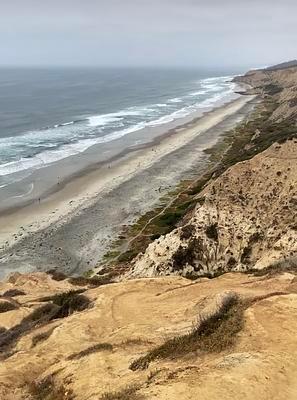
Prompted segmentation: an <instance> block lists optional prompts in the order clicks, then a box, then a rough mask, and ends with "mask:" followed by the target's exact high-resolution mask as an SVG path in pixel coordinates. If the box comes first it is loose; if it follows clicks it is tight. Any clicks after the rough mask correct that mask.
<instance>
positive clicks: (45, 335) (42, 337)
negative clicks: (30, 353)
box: [32, 327, 55, 347]
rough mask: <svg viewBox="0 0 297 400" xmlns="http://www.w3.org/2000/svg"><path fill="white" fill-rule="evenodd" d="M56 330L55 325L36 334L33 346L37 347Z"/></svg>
mask: <svg viewBox="0 0 297 400" xmlns="http://www.w3.org/2000/svg"><path fill="white" fill-rule="evenodd" d="M54 330H55V327H53V328H51V329H49V330H47V331H45V332H42V333H39V334H38V335H35V336H34V337H33V338H32V347H35V346H36V345H37V344H39V343H40V342H44V341H45V340H47V339H48V338H49V337H50V336H51V334H52V333H53V332H54Z"/></svg>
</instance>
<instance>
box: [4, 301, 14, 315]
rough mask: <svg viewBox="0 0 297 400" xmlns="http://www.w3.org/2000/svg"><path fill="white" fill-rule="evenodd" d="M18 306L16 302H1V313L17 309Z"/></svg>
mask: <svg viewBox="0 0 297 400" xmlns="http://www.w3.org/2000/svg"><path fill="white" fill-rule="evenodd" d="M17 308H18V307H17V306H16V305H15V304H12V303H9V302H8V301H1V302H0V313H5V312H7V311H12V310H16V309H17Z"/></svg>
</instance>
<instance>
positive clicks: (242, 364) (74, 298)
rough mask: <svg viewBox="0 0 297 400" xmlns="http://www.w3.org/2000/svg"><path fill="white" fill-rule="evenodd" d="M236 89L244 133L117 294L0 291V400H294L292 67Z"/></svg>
mask: <svg viewBox="0 0 297 400" xmlns="http://www.w3.org/2000/svg"><path fill="white" fill-rule="evenodd" d="M236 81H238V82H244V83H246V84H248V85H249V86H250V89H249V92H253V93H257V94H258V96H259V98H261V102H260V103H259V105H258V106H257V109H256V110H255V113H254V114H253V116H252V118H251V120H249V121H244V122H243V124H241V125H240V127H239V128H238V130H236V131H235V132H233V133H232V136H228V135H227V136H226V137H225V139H224V141H223V143H219V144H218V145H219V146H222V145H224V146H225V147H224V148H225V151H224V155H223V157H222V158H221V159H220V160H218V162H217V168H216V169H215V170H214V172H213V173H212V174H211V177H210V179H208V180H207V183H203V184H201V183H199V182H196V186H193V187H192V188H191V196H192V197H191V202H190V203H191V205H193V204H194V207H190V209H189V210H188V211H187V212H186V214H185V215H184V217H183V219H182V220H181V221H180V222H179V224H178V226H177V227H176V228H175V229H173V230H172V231H171V232H169V233H167V234H165V235H162V236H160V237H159V238H157V239H156V240H155V241H153V242H152V243H151V244H150V245H149V246H148V247H147V249H146V250H145V251H144V253H141V254H139V255H138V256H137V257H136V258H134V260H132V262H131V263H130V262H127V263H126V264H125V265H124V267H123V265H120V266H119V267H123V268H122V270H123V271H125V274H124V275H123V276H121V277H119V276H118V274H114V275H113V279H117V280H118V282H113V281H112V279H111V277H108V276H105V275H104V274H102V275H101V276H98V275H97V276H95V277H93V278H85V277H72V278H69V277H66V276H65V275H63V274H62V273H59V272H57V271H50V272H49V273H48V274H46V273H32V274H26V275H22V274H19V273H16V274H13V275H11V276H10V277H8V278H7V279H6V280H5V281H3V282H0V356H1V365H0V399H1V400H2V399H3V400H41V399H42V400H100V399H102V400H128V399H129V400H141V399H156V400H157V399H158V400H167V399H169V398H170V399H173V400H175V399H176V400H177V399H178V400H188V399H201V400H204V399H205V400H208V399H213V400H219V399H220V400H221V399H223V400H231V399H232V400H233V399H234V398H236V399H242V400H243V399H245V400H249V399H250V400H253V399H254V398H255V397H258V398H260V399H269V400H282V399H283V400H293V399H296V397H297V384H296V370H297V361H296V360H297V357H296V356H297V350H296V349H297V339H296V329H297V319H296V312H297V280H296V271H297V185H296V183H297V182H296V180H297V162H296V160H297V136H296V132H297V128H296V115H297V102H296V93H297V91H296V87H297V67H292V66H291V65H290V68H283V69H279V68H277V69H273V70H261V71H251V72H249V73H248V74H246V75H245V76H243V77H238V78H236ZM230 138H232V140H231V139H230ZM226 143H227V145H226ZM211 154H212V156H214V154H215V153H211ZM187 199H188V197H187ZM116 267H117V266H116ZM114 276H116V278H114ZM132 278H133V279H132ZM210 278H214V279H210Z"/></svg>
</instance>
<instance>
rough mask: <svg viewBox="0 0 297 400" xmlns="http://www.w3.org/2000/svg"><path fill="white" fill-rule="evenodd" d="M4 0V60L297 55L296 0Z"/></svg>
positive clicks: (254, 59)
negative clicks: (296, 50)
mask: <svg viewBox="0 0 297 400" xmlns="http://www.w3.org/2000/svg"><path fill="white" fill-rule="evenodd" d="M1 3H2V4H1V6H0V48H1V60H0V62H1V63H2V64H16V65H21V64H26V65H30V64H34V65H38V64H46V65H65V64H67V65H68V64H69V65H131V64H132V65H186V66H201V65H203V66H207V65H217V64H221V65H226V66H227V65H230V66H232V65H234V66H236V65H243V66H248V65H257V64H259V65H262V64H270V63H273V62H278V61H281V60H283V59H290V58H296V54H295V48H296V46H295V43H296V42H297V28H296V27H297V2H296V1H295V0H283V1H282V2H280V1H273V0H248V1H247V0H245V1H243V0H207V1H205V0H84V1H83V2H82V1H81V0H51V1H40V0H26V1H25V0H10V1H9V2H8V1H3V2H1ZM3 3H4V4H3Z"/></svg>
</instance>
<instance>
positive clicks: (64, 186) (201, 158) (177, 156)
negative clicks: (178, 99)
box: [0, 96, 254, 277]
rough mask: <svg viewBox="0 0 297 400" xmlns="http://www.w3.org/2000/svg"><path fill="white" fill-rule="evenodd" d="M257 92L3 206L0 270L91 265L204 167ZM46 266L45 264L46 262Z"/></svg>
mask: <svg viewBox="0 0 297 400" xmlns="http://www.w3.org/2000/svg"><path fill="white" fill-rule="evenodd" d="M253 99H254V96H241V97H239V98H237V99H236V100H233V101H231V102H229V103H227V104H225V105H223V106H221V107H219V108H217V109H214V110H213V111H210V112H208V113H206V114H205V115H203V116H202V117H200V118H196V119H194V120H193V121H191V122H188V123H186V124H185V125H183V126H180V127H177V128H175V129H171V130H170V131H169V132H165V133H164V134H163V135H161V136H158V137H156V138H155V139H154V140H153V141H152V142H150V143H147V144H145V145H142V146H138V147H137V146H135V147H134V148H131V149H129V151H126V152H125V153H123V154H120V155H119V156H117V157H115V158H112V159H110V160H109V161H108V162H105V163H99V164H96V165H93V166H92V167H90V168H88V169H86V170H84V171H82V172H81V173H79V174H76V175H75V176H73V177H71V179H68V180H66V181H64V182H61V184H60V185H59V186H58V187H57V188H56V190H55V191H51V192H50V193H48V194H47V196H45V197H44V198H42V199H41V201H40V202H38V201H37V202H36V201H34V202H33V203H32V202H31V204H28V205H26V206H24V207H21V208H14V209H11V210H7V211H5V212H2V214H1V216H0V277H3V276H4V275H7V273H9V272H13V271H20V272H25V271H32V270H40V269H41V268H42V270H48V269H51V268H58V269H60V270H62V271H64V272H66V273H71V274H74V273H83V272H85V271H87V270H89V269H91V268H93V267H94V266H95V265H96V264H97V263H98V261H100V257H102V255H103V254H104V253H105V252H106V250H107V249H108V245H109V244H110V241H111V238H115V237H116V235H117V234H118V233H119V232H120V229H121V227H122V226H123V225H125V224H130V223H131V222H133V221H134V220H135V218H136V217H137V216H139V215H141V214H142V213H144V212H145V211H147V210H148V209H150V208H151V207H152V206H154V205H155V204H156V203H157V201H158V199H159V198H160V197H161V196H162V195H164V194H165V193H166V192H167V191H169V190H170V189H172V187H174V186H175V185H176V184H177V183H178V182H179V181H180V180H181V179H186V178H189V177H191V176H193V175H199V173H202V172H203V171H204V170H205V169H206V168H207V165H208V162H207V156H206V154H205V153H204V152H203V150H205V149H206V148H209V147H211V146H212V145H214V144H215V143H216V142H217V140H218V138H219V137H220V135H221V134H222V133H223V132H224V131H226V130H228V129H230V128H232V127H233V126H235V125H236V124H237V123H238V122H240V121H241V120H242V119H243V118H244V117H246V116H247V115H248V114H249V113H250V111H251V110H252V108H253V101H252V100H253ZM41 266H42V267H41Z"/></svg>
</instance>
